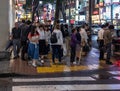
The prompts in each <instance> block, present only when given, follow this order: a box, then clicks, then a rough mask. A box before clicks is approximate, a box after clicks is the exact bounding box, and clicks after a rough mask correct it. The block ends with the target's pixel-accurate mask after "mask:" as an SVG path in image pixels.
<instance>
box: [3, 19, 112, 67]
mask: <svg viewBox="0 0 120 91" xmlns="http://www.w3.org/2000/svg"><path fill="white" fill-rule="evenodd" d="M68 29H69V27H68V25H67V24H59V23H58V24H56V25H55V26H54V28H53V27H51V25H48V24H41V23H39V22H35V23H32V22H30V21H25V20H22V22H21V23H19V22H16V23H15V27H13V28H12V32H11V33H10V37H9V41H8V44H7V46H6V49H5V50H8V49H9V48H10V47H11V46H12V47H13V58H14V59H17V58H19V57H20V58H21V60H23V61H27V60H31V61H30V62H31V64H32V66H34V67H36V66H37V62H38V61H39V62H40V63H44V62H45V60H44V59H45V58H46V57H47V55H48V54H49V53H51V54H52V63H53V64H56V61H55V58H57V59H58V62H59V63H62V57H63V56H70V63H71V64H80V63H81V55H82V53H83V52H85V54H87V53H88V52H89V50H90V48H91V32H90V28H89V25H88V24H83V25H82V26H80V27H76V28H72V29H71V31H70V30H68ZM113 29H114V26H113V25H107V23H106V24H105V25H102V29H101V30H100V31H99V32H98V43H99V49H100V57H99V59H100V60H103V59H104V48H106V52H107V58H106V63H107V64H112V63H111V62H110V55H111V43H112V39H113V35H112V34H113V33H112V31H113ZM53 34H55V35H54V37H55V38H56V40H55V38H54V40H52V37H53ZM28 62H29V61H28Z"/></svg>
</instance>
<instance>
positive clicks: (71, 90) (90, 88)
mask: <svg viewBox="0 0 120 91" xmlns="http://www.w3.org/2000/svg"><path fill="white" fill-rule="evenodd" d="M109 80H110V79H109ZM12 81H13V83H15V84H16V83H20V84H21V85H14V86H13V87H12V91H108V90H112V91H115V90H117V91H118V90H120V84H119V83H110V84H109V83H96V82H97V80H96V79H94V78H92V77H90V76H85V77H84V76H83V77H82V76H81V77H52V78H13V80H12ZM47 82H50V83H51V84H42V83H47ZM56 82H58V83H60V84H58V83H56ZM64 82H67V83H64ZM72 82H74V83H75V82H76V83H75V84H72ZM77 82H80V83H78V84H77ZM81 82H85V83H83V84H82V83H81ZM90 82H94V83H92V84H91V83H90ZM22 83H23V84H22ZM24 83H28V84H24ZM29 83H33V84H29ZM34 83H37V84H34ZM39 83H41V84H39ZM53 83H54V84H53ZM61 83H62V84H61Z"/></svg>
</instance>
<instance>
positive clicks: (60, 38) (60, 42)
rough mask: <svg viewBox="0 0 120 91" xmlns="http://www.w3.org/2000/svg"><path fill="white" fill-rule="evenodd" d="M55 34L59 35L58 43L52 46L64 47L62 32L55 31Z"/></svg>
mask: <svg viewBox="0 0 120 91" xmlns="http://www.w3.org/2000/svg"><path fill="white" fill-rule="evenodd" d="M53 32H55V33H56V35H57V39H58V41H57V43H52V45H62V46H63V35H62V32H61V31H60V30H57V29H55V30H54V31H53Z"/></svg>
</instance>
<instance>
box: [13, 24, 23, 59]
mask: <svg viewBox="0 0 120 91" xmlns="http://www.w3.org/2000/svg"><path fill="white" fill-rule="evenodd" d="M20 37H21V29H20V28H19V27H18V23H17V22H16V23H15V27H14V28H13V29H12V40H13V51H14V59H16V58H18V57H19V52H20Z"/></svg>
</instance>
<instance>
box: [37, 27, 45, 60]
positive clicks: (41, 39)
mask: <svg viewBox="0 0 120 91" xmlns="http://www.w3.org/2000/svg"><path fill="white" fill-rule="evenodd" d="M37 31H38V33H39V35H40V36H39V54H40V58H41V59H43V58H44V56H45V55H46V38H45V31H44V26H43V25H40V26H39V27H38V28H37ZM42 61H43V60H42Z"/></svg>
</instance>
